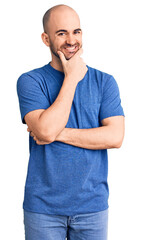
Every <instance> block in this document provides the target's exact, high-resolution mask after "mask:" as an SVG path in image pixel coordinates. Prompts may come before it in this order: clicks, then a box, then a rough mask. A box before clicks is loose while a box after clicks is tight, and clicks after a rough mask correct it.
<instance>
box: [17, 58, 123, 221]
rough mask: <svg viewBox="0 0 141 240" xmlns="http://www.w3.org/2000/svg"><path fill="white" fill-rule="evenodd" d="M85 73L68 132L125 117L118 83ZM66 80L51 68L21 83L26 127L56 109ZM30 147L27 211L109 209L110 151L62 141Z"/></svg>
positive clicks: (95, 73)
mask: <svg viewBox="0 0 141 240" xmlns="http://www.w3.org/2000/svg"><path fill="white" fill-rule="evenodd" d="M87 67H88V71H87V73H86V75H85V76H84V78H83V79H82V80H81V81H80V82H78V84H77V87H76V90H75V94H74V99H73V102H72V106H71V111H70V115H69V119H68V122H67V125H66V126H65V127H66V128H67V127H68V128H78V129H84V128H85V129H88V128H97V127H100V126H102V124H101V120H102V119H104V118H108V117H112V116H118V115H123V116H124V112H123V108H122V106H121V100H120V94H119V88H118V85H117V82H116V80H115V79H114V77H113V76H112V75H109V74H107V73H104V72H102V71H99V70H97V69H94V68H92V67H89V66H88V65H87ZM63 80H64V73H63V72H60V71H58V70H56V69H54V68H53V67H52V66H51V65H50V62H49V63H48V64H47V65H45V66H43V67H40V68H36V69H34V70H31V71H28V72H26V73H23V74H22V75H21V76H20V77H19V78H18V80H17V93H18V99H19V107H20V113H21V120H22V123H24V124H25V121H24V116H25V115H26V114H27V113H28V112H30V111H33V110H36V109H47V108H49V107H50V106H51V105H52V104H53V102H54V101H55V100H56V98H57V96H58V94H59V91H60V89H61V86H62V83H63ZM29 147H30V148H29V150H30V154H29V163H28V171H27V178H26V183H25V191H24V202H23V208H24V209H25V210H26V211H30V212H37V213H46V214H54V215H67V216H69V215H76V214H85V213H93V212H97V211H102V210H105V209H107V208H108V197H109V188H108V182H107V177H108V157H107V149H103V150H92V149H85V148H81V147H76V146H73V145H70V144H66V143H63V142H60V141H54V142H52V143H50V144H46V145H38V144H36V142H35V141H34V139H33V137H31V136H30V134H29Z"/></svg>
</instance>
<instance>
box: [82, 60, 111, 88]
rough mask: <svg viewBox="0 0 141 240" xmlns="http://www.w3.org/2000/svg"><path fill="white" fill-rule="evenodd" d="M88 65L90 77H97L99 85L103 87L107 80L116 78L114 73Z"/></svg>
mask: <svg viewBox="0 0 141 240" xmlns="http://www.w3.org/2000/svg"><path fill="white" fill-rule="evenodd" d="M87 67H88V71H89V75H90V77H92V78H93V79H95V81H96V82H97V83H98V85H99V86H101V87H102V88H103V87H104V86H105V84H106V83H107V82H109V81H114V80H115V79H114V77H113V75H111V74H109V73H107V72H104V71H102V70H99V69H96V68H94V67H90V66H89V65H87Z"/></svg>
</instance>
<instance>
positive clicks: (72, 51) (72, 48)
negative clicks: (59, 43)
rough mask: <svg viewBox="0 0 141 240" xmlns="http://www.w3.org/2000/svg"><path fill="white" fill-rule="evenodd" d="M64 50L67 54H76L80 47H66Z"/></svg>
mask: <svg viewBox="0 0 141 240" xmlns="http://www.w3.org/2000/svg"><path fill="white" fill-rule="evenodd" d="M64 49H65V52H67V53H74V52H76V51H77V50H78V46H73V47H66V48H64Z"/></svg>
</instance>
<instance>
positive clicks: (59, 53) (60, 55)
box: [57, 51, 66, 63]
mask: <svg viewBox="0 0 141 240" xmlns="http://www.w3.org/2000/svg"><path fill="white" fill-rule="evenodd" d="M57 53H58V55H59V57H60V59H61V62H62V63H65V62H66V58H65V56H64V54H63V53H62V52H61V51H57Z"/></svg>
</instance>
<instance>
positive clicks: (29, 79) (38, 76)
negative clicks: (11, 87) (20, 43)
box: [17, 66, 45, 86]
mask: <svg viewBox="0 0 141 240" xmlns="http://www.w3.org/2000/svg"><path fill="white" fill-rule="evenodd" d="M44 78H45V71H44V66H43V67H39V68H34V69H32V70H29V71H26V72H24V73H22V74H21V75H20V76H19V77H18V79H17V86H18V85H24V84H26V85H30V84H40V83H42V82H43V81H44Z"/></svg>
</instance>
